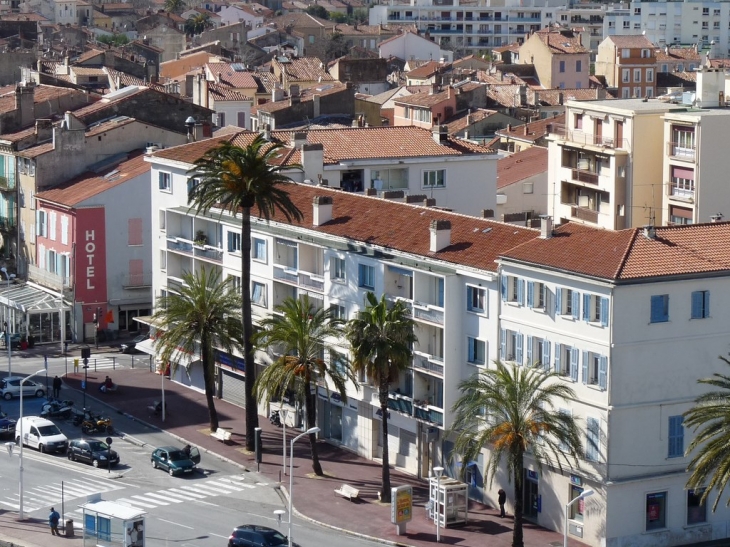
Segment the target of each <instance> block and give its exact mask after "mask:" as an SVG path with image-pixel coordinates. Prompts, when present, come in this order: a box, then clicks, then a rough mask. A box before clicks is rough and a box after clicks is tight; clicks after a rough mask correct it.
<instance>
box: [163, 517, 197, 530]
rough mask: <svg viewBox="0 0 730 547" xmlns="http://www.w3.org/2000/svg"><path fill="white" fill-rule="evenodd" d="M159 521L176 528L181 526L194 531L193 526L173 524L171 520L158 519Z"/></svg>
mask: <svg viewBox="0 0 730 547" xmlns="http://www.w3.org/2000/svg"><path fill="white" fill-rule="evenodd" d="M157 520H161V521H162V522H167V523H168V524H174V525H175V526H180V527H182V528H187V529H188V530H193V527H192V526H185V525H184V524H180V523H179V522H172V521H171V520H165V519H161V518H160V517H157Z"/></svg>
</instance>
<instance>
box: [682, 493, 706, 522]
mask: <svg viewBox="0 0 730 547" xmlns="http://www.w3.org/2000/svg"><path fill="white" fill-rule="evenodd" d="M704 493H705V489H704V488H698V489H697V490H687V525H690V524H701V523H703V522H707V505H705V504H704V503H700V499H701V498H702V495H703V494H704Z"/></svg>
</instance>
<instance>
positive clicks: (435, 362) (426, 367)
mask: <svg viewBox="0 0 730 547" xmlns="http://www.w3.org/2000/svg"><path fill="white" fill-rule="evenodd" d="M413 368H414V369H416V370H418V371H423V372H428V373H431V374H435V375H436V376H440V377H441V378H443V376H444V361H443V359H440V358H438V357H434V356H433V355H431V356H430V358H429V357H420V356H417V357H416V358H415V359H413Z"/></svg>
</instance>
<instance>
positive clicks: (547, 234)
mask: <svg viewBox="0 0 730 547" xmlns="http://www.w3.org/2000/svg"><path fill="white" fill-rule="evenodd" d="M551 237H553V219H552V217H549V216H548V215H540V238H541V239H550V238H551Z"/></svg>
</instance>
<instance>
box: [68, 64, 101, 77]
mask: <svg viewBox="0 0 730 547" xmlns="http://www.w3.org/2000/svg"><path fill="white" fill-rule="evenodd" d="M70 69H71V72H73V73H74V74H76V75H77V76H106V75H107V74H106V72H104V69H103V68H90V67H85V66H72V67H70Z"/></svg>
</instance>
